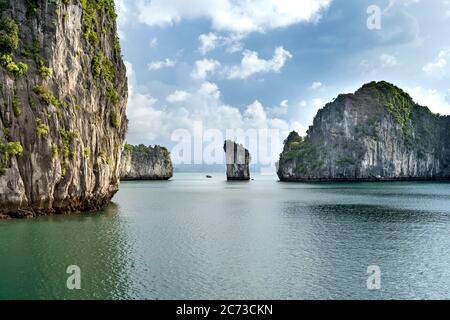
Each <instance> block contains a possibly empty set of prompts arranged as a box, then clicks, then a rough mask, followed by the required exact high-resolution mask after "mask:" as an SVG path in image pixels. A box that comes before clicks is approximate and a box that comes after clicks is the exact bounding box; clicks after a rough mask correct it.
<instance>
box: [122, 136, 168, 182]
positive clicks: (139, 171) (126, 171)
mask: <svg viewBox="0 0 450 320" xmlns="http://www.w3.org/2000/svg"><path fill="white" fill-rule="evenodd" d="M120 176H121V179H122V180H124V181H126V180H169V179H170V178H172V176H173V165H172V160H171V159H170V153H169V151H168V150H167V149H166V148H164V147H160V146H155V147H151V146H150V147H146V146H144V145H139V146H132V145H129V144H127V145H126V146H125V148H124V151H123V154H122V164H121V170H120Z"/></svg>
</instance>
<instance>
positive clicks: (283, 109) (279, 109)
mask: <svg viewBox="0 0 450 320" xmlns="http://www.w3.org/2000/svg"><path fill="white" fill-rule="evenodd" d="M288 112H289V101H288V100H283V101H281V102H280V105H279V106H276V107H273V108H268V109H267V114H268V115H270V116H273V117H280V116H285V115H287V114H288Z"/></svg>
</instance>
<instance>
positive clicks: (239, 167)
mask: <svg viewBox="0 0 450 320" xmlns="http://www.w3.org/2000/svg"><path fill="white" fill-rule="evenodd" d="M223 148H224V151H225V154H226V164H227V179H228V180H230V181H232V180H243V181H246V180H250V162H251V157H250V153H249V151H248V150H247V149H245V148H244V147H243V146H242V145H240V144H237V143H236V142H233V141H229V140H227V141H225V144H224V147H223Z"/></svg>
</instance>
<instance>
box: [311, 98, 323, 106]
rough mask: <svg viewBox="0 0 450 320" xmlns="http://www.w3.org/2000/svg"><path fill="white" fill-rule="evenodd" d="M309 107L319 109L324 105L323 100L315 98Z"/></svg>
mask: <svg viewBox="0 0 450 320" xmlns="http://www.w3.org/2000/svg"><path fill="white" fill-rule="evenodd" d="M311 105H312V107H313V108H315V109H320V108H322V107H323V106H324V105H325V100H323V99H322V98H315V99H313V100H312V102H311Z"/></svg>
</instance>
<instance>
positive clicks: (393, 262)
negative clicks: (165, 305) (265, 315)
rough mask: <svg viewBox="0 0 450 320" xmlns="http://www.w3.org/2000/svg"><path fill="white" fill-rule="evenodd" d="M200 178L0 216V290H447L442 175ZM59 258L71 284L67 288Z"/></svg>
mask: <svg viewBox="0 0 450 320" xmlns="http://www.w3.org/2000/svg"><path fill="white" fill-rule="evenodd" d="M213 176H214V178H213V179H209V180H208V179H205V174H176V176H175V177H174V179H173V181H170V182H127V183H123V184H122V186H121V190H120V192H119V193H118V194H117V195H116V197H115V198H114V200H113V201H114V203H113V204H111V205H110V206H109V207H108V208H107V209H105V210H104V211H103V212H99V213H96V214H89V215H88V214H84V215H74V216H57V217H45V218H40V219H36V220H27V221H0V299H11V298H19V299H30V298H31V299H77V298H84V299H351V298H356V299H392V298H413V299H419V298H425V299H432V298H447V299H449V298H450V184H446V183H378V184H369V183H364V184H350V183H349V184H285V183H280V182H276V178H275V177H273V176H264V177H263V176H257V177H256V179H255V181H252V182H249V183H238V182H235V183H227V182H225V181H224V180H223V175H222V174H213ZM69 265H78V266H79V267H80V268H81V273H82V274H81V276H82V290H79V291H69V290H67V289H66V280H67V277H68V276H69V275H68V274H66V268H67V267H68V266H69ZM369 265H378V266H380V268H381V270H382V273H383V274H382V289H381V290H380V291H368V290H367V285H366V281H367V274H366V271H367V267H368V266H369Z"/></svg>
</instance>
